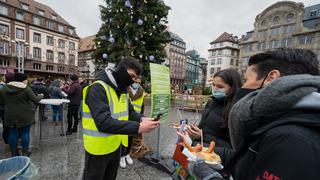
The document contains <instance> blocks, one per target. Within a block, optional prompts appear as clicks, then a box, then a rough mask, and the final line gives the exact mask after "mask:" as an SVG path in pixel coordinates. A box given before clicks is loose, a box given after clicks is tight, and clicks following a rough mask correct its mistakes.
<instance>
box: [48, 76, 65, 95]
mask: <svg viewBox="0 0 320 180" xmlns="http://www.w3.org/2000/svg"><path fill="white" fill-rule="evenodd" d="M49 92H50V98H51V99H61V98H65V95H63V93H62V90H61V89H60V81H59V80H54V81H53V82H52V83H51V86H50V87H49Z"/></svg>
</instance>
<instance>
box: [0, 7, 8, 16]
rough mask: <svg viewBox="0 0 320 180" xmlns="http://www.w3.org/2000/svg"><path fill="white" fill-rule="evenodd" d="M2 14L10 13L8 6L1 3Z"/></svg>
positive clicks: (0, 10) (0, 11)
mask: <svg viewBox="0 0 320 180" xmlns="http://www.w3.org/2000/svg"><path fill="white" fill-rule="evenodd" d="M0 14H3V15H6V16H7V15H8V7H7V6H3V5H2V4H1V5H0Z"/></svg>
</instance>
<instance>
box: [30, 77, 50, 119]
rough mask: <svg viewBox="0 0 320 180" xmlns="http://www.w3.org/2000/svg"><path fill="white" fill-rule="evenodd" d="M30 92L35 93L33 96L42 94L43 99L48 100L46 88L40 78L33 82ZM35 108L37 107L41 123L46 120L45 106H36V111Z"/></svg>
mask: <svg viewBox="0 0 320 180" xmlns="http://www.w3.org/2000/svg"><path fill="white" fill-rule="evenodd" d="M32 90H33V92H34V93H35V95H38V94H43V95H44V98H49V93H48V88H47V87H46V86H45V84H44V82H43V79H42V78H37V80H35V81H34V82H33V86H32ZM37 106H39V114H40V117H41V121H44V120H46V119H48V118H47V117H45V113H44V111H45V106H46V105H44V104H37V105H36V107H35V109H37Z"/></svg>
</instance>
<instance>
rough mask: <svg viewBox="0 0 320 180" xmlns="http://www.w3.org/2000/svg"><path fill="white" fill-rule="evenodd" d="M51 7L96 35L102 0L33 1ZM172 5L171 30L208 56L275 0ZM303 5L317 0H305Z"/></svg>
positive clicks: (178, 1) (189, 0) (182, 0)
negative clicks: (220, 39)
mask: <svg viewBox="0 0 320 180" xmlns="http://www.w3.org/2000/svg"><path fill="white" fill-rule="evenodd" d="M36 1H38V2H40V3H43V4H46V5H48V6H50V7H51V8H52V9H53V10H55V11H56V12H57V13H58V14H59V15H60V16H62V17H63V18H64V19H65V20H66V21H68V22H69V23H70V24H71V25H73V26H75V27H76V31H77V33H78V35H79V36H80V37H82V38H83V37H86V36H90V35H93V34H96V33H97V31H98V29H99V27H100V25H101V20H100V17H99V16H100V12H99V9H98V5H99V4H105V3H104V0H36ZM164 1H165V2H166V4H167V5H168V6H170V7H171V11H170V12H169V27H170V30H171V31H173V32H175V33H177V34H179V35H180V36H181V37H182V38H183V39H184V41H185V42H186V43H187V49H188V50H191V49H195V50H197V51H199V52H200V55H201V56H202V57H204V58H207V57H208V49H209V47H210V45H209V43H210V42H212V41H213V40H215V39H216V38H217V37H218V36H219V35H221V34H222V33H223V32H228V33H232V34H234V35H237V36H239V37H240V36H241V35H242V34H245V33H246V32H247V31H250V30H252V29H253V23H254V20H255V17H256V15H258V14H259V13H260V12H262V11H263V10H264V9H266V8H267V7H268V6H270V5H272V4H273V3H275V2H277V0H246V1H240V0H223V1H220V0H164ZM298 2H303V3H304V5H305V6H310V5H314V4H317V3H319V0H304V1H298Z"/></svg>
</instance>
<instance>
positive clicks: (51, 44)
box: [47, 36, 53, 46]
mask: <svg viewBox="0 0 320 180" xmlns="http://www.w3.org/2000/svg"><path fill="white" fill-rule="evenodd" d="M47 45H49V46H53V37H52V36H47Z"/></svg>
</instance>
